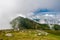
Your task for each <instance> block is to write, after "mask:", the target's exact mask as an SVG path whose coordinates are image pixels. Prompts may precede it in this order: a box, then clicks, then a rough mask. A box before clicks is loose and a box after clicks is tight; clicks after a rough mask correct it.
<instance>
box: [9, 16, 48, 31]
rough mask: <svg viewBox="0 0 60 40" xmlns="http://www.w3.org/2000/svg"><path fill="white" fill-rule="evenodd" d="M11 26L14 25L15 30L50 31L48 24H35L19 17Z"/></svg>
mask: <svg viewBox="0 0 60 40" xmlns="http://www.w3.org/2000/svg"><path fill="white" fill-rule="evenodd" d="M10 24H11V25H12V27H13V28H15V29H16V27H17V28H19V29H41V30H44V29H46V30H47V29H49V27H48V25H47V24H39V23H36V22H34V21H33V20H30V19H28V18H23V17H20V16H19V17H17V18H15V19H13V20H12V21H11V22H10Z"/></svg>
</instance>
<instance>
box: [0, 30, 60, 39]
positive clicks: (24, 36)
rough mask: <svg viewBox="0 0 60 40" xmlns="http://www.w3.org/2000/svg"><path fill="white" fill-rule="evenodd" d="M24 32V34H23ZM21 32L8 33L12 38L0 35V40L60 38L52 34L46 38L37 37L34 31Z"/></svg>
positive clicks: (3, 34)
mask: <svg viewBox="0 0 60 40" xmlns="http://www.w3.org/2000/svg"><path fill="white" fill-rule="evenodd" d="M23 31H24V32H23ZM23 31H22V30H21V31H19V32H10V33H12V34H13V36H12V37H7V36H5V33H7V32H6V31H5V32H4V33H0V40H1V39H3V40H60V36H58V35H54V34H48V35H47V36H37V35H35V34H37V32H36V30H33V31H32V30H23Z"/></svg>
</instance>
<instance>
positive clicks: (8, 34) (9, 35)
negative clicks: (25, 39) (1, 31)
mask: <svg viewBox="0 0 60 40" xmlns="http://www.w3.org/2000/svg"><path fill="white" fill-rule="evenodd" d="M5 36H8V37H11V36H13V35H12V34H11V33H7V34H5Z"/></svg>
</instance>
